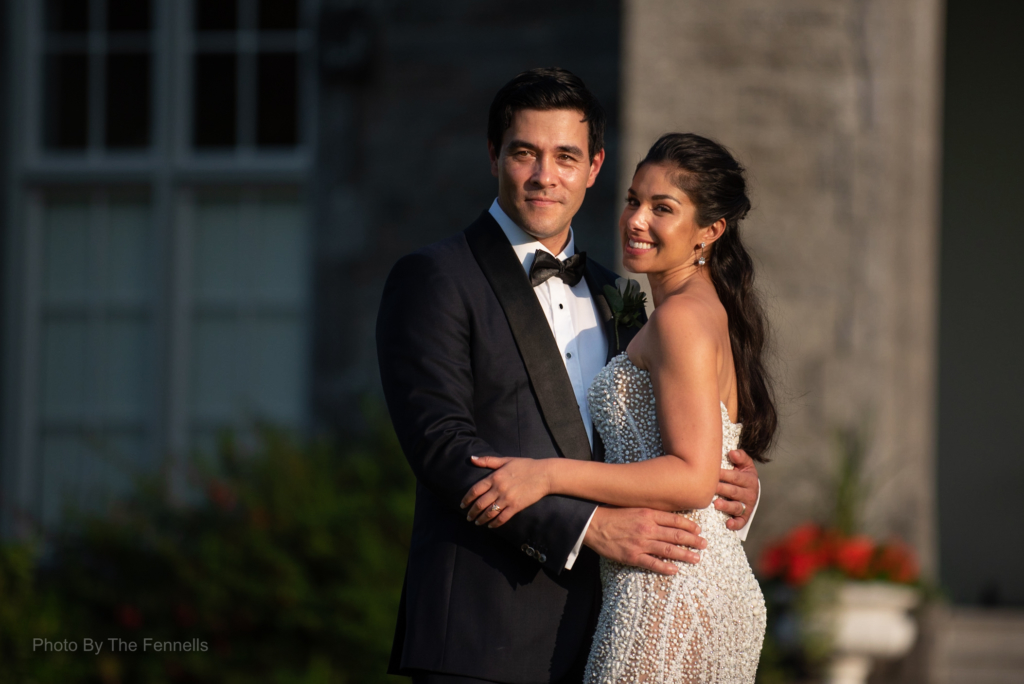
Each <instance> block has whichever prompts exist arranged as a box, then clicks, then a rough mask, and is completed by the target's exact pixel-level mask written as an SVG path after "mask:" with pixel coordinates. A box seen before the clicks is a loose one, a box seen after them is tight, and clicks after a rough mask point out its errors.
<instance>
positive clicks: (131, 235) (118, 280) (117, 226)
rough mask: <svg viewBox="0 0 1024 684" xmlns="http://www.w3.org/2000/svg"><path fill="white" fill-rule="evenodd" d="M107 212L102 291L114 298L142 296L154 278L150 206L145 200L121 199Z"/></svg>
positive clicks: (129, 298)
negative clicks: (152, 276)
mask: <svg viewBox="0 0 1024 684" xmlns="http://www.w3.org/2000/svg"><path fill="white" fill-rule="evenodd" d="M108 212H109V214H110V225H109V227H108V228H107V240H106V242H107V259H106V264H105V268H104V269H103V274H102V277H103V279H104V281H105V282H104V283H103V291H104V293H105V294H106V296H108V297H110V298H111V299H112V300H119V301H125V300H127V301H139V300H143V299H145V297H146V296H147V295H148V293H149V292H150V287H151V282H152V281H151V280H150V275H151V273H152V266H151V257H150V251H149V250H150V225H149V206H148V205H147V204H145V203H143V202H139V203H137V204H133V203H131V202H118V203H117V204H113V205H111V206H110V208H109V209H108Z"/></svg>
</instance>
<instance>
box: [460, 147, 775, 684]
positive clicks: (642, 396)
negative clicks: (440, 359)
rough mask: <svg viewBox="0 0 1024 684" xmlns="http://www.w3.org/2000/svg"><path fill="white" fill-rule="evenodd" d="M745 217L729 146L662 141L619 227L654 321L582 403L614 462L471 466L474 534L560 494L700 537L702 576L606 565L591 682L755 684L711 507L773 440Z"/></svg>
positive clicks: (744, 626) (723, 536) (750, 644)
mask: <svg viewBox="0 0 1024 684" xmlns="http://www.w3.org/2000/svg"><path fill="white" fill-rule="evenodd" d="M749 209H750V201H749V199H748V198H747V194H746V183H745V180H744V176H743V168H742V167H741V166H740V165H739V164H738V163H737V162H736V160H735V159H733V157H732V156H731V155H730V154H729V152H728V151H727V150H726V149H725V148H723V147H722V146H720V145H718V144H717V143H715V142H713V141H711V140H708V139H706V138H702V137H700V136H697V135H693V134H678V133H672V134H668V135H665V136H663V137H662V138H661V139H660V140H658V142H657V143H655V145H654V146H653V147H652V148H651V150H650V151H649V152H648V154H647V156H646V157H645V158H644V160H643V161H642V162H640V164H639V165H638V166H637V169H636V173H635V174H634V176H633V183H632V185H631V187H630V188H629V195H628V197H627V199H626V206H625V208H624V209H623V212H622V217H621V218H620V219H619V230H620V234H621V239H622V251H623V265H624V266H625V268H626V269H627V270H629V271H632V272H634V273H646V274H647V275H648V278H649V281H650V284H651V292H652V294H653V297H654V307H655V308H654V313H653V314H652V315H651V318H650V321H649V322H648V323H647V324H646V325H645V326H644V327H643V328H642V329H641V330H640V332H639V333H637V335H636V337H634V338H633V341H632V342H631V343H630V344H629V347H628V348H627V349H626V351H625V352H624V353H622V354H620V355H618V356H616V357H615V358H614V359H612V361H611V362H610V363H609V364H608V365H607V366H606V367H605V368H604V370H602V371H601V373H599V374H598V376H597V377H596V378H595V380H594V383H593V385H592V386H591V388H590V391H589V402H590V412H591V415H592V416H593V417H594V425H595V426H596V427H597V429H598V431H599V432H600V435H601V438H602V440H603V441H604V444H605V450H606V458H605V462H604V463H598V462H587V461H578V460H571V459H564V458H558V459H540V460H535V459H529V458H501V457H494V456H489V457H484V458H478V459H476V462H477V464H478V465H481V466H483V467H487V468H493V469H495V470H494V472H493V473H492V474H491V475H489V476H488V477H486V478H484V479H483V480H481V481H480V482H479V483H477V484H476V485H474V486H473V487H472V488H471V489H470V490H469V492H468V493H467V494H466V497H465V499H464V504H465V505H466V506H468V507H469V509H470V516H471V517H472V518H475V519H476V520H477V522H478V523H479V524H484V523H486V524H488V525H490V526H491V527H497V526H499V525H502V524H504V523H505V522H506V521H507V520H508V519H509V518H511V517H512V516H513V515H515V514H516V513H517V512H518V511H521V510H522V509H523V508H525V507H526V506H529V505H531V504H533V503H535V502H536V501H538V500H539V499H540V498H542V497H544V496H546V495H548V494H563V495H568V496H577V497H581V498H586V499H590V500H592V501H599V502H601V503H604V504H608V505H612V506H643V507H647V508H655V509H661V510H667V511H679V512H681V513H683V514H684V515H686V516H688V517H690V518H692V519H694V520H695V521H696V522H697V523H698V524H699V525H700V528H701V530H702V535H703V536H704V537H705V539H707V542H708V544H707V548H706V549H705V550H704V551H703V553H702V556H701V561H700V563H698V564H697V565H689V564H686V563H675V565H676V567H677V570H676V572H675V574H673V575H660V574H656V573H653V572H650V571H648V570H644V569H640V568H635V567H630V566H625V565H621V564H619V563H615V562H612V561H608V560H605V559H602V561H601V562H602V565H601V578H602V586H603V603H602V608H601V615H600V618H599V621H598V627H597V632H596V634H595V635H594V642H593V646H592V648H591V652H590V659H589V661H588V664H587V672H586V681H587V682H588V683H590V682H593V683H601V684H605V683H608V684H613V683H614V684H619V683H626V682H646V683H649V684H660V683H662V682H664V683H668V682H672V683H676V682H679V683H684V684H698V683H699V684H705V683H711V682H722V683H725V682H728V683H733V682H753V681H754V675H755V672H756V669H757V662H758V658H759V656H760V651H761V643H762V640H763V637H764V626H765V607H764V599H763V597H762V595H761V592H760V589H759V588H758V584H757V582H756V580H755V579H754V576H753V573H752V572H751V570H750V566H749V564H748V563H747V558H746V555H745V553H744V551H743V548H742V545H741V543H740V541H739V539H738V538H737V536H736V534H735V533H734V532H732V531H731V530H728V529H727V528H726V526H725V522H726V520H727V519H728V517H727V516H726V515H725V514H724V513H722V512H720V511H717V510H716V509H715V507H714V505H713V503H712V502H713V499H714V496H715V494H714V493H715V487H716V484H717V482H718V471H719V468H730V467H731V465H730V463H729V460H728V458H727V457H726V455H727V454H728V452H729V451H730V450H731V449H735V448H743V449H745V450H746V451H747V453H748V454H750V455H751V456H752V457H753V458H755V459H757V460H760V461H762V462H763V461H764V460H765V454H766V452H767V450H768V447H769V446H770V445H771V442H772V438H773V436H774V432H775V427H776V414H775V408H774V404H773V401H772V395H771V390H770V384H769V380H768V378H767V374H766V372H765V369H764V365H763V362H762V354H763V349H764V343H765V336H766V323H765V318H764V315H763V312H762V309H761V307H760V305H759V303H758V301H757V298H756V296H755V294H754V291H753V275H754V274H753V266H752V263H751V260H750V257H749V256H748V255H747V252H746V250H745V249H744V247H743V244H742V242H741V240H740V235H739V222H740V220H742V219H743V218H744V217H745V216H746V213H747V211H748V210H749ZM740 423H742V425H741V424H740Z"/></svg>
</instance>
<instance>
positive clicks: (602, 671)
mask: <svg viewBox="0 0 1024 684" xmlns="http://www.w3.org/2000/svg"><path fill="white" fill-rule="evenodd" d="M588 399H589V402H590V410H591V415H592V416H593V420H594V426H595V427H596V428H597V430H598V431H599V432H600V434H601V439H602V440H603V441H604V444H605V460H606V461H607V462H609V463H633V462H637V461H643V460H646V459H648V458H653V457H655V456H660V455H661V454H663V453H664V450H663V448H662V444H661V432H660V430H659V429H658V418H657V413H656V411H655V399H654V387H653V386H652V385H651V378H650V374H649V373H648V372H647V371H644V370H642V369H640V368H637V367H636V366H635V365H633V363H632V362H631V361H630V360H629V357H628V356H626V354H620V355H619V356H616V357H615V358H614V359H612V360H611V362H610V363H609V364H608V365H607V366H605V368H604V370H602V371H601V372H600V373H599V374H598V375H597V377H596V378H595V379H594V382H593V384H592V385H591V386H590V390H589V394H588ZM721 408H722V467H723V468H732V464H731V463H730V462H729V459H728V453H729V451H731V450H733V449H736V448H737V446H738V444H739V437H740V431H741V429H742V425H738V424H736V423H733V422H732V421H730V420H729V412H728V410H727V409H726V407H725V405H724V404H723V405H722V407H721ZM716 498H717V497H716ZM681 513H682V514H683V515H685V516H686V517H688V518H690V519H691V520H694V521H695V522H697V524H698V525H700V527H701V535H702V536H703V537H704V538H705V539H707V542H708V545H707V548H706V549H704V551H703V552H702V554H701V561H700V563H698V564H697V565H690V564H689V563H681V562H675V564H676V566H678V567H679V572H678V573H676V574H675V575H672V576H666V575H659V574H656V573H653V572H650V571H649V570H643V569H640V568H635V567H631V566H627V565H622V564H620V563H616V562H614V561H609V560H607V559H604V558H602V559H601V582H602V587H603V603H602V606H601V615H600V617H599V619H598V625H597V631H596V633H595V635H594V642H593V646H592V648H591V651H590V659H589V660H588V662H587V670H586V675H585V677H584V681H585V682H587V684H627V683H629V684H632V683H634V682H643V683H644V684H670V683H671V684H725V683H728V684H733V683H738V682H753V681H754V676H755V674H756V671H757V662H758V659H759V658H760V654H761V643H762V641H763V640H764V630H765V605H764V597H763V596H762V594H761V589H760V586H759V585H758V583H757V580H756V579H754V574H753V573H752V572H751V570H750V564H749V563H748V562H747V556H746V553H744V551H743V546H742V544H741V543H740V540H739V538H738V537H737V536H736V533H735V532H733V531H732V530H730V529H728V528H727V527H726V526H725V523H726V521H727V520H728V516H726V515H725V514H724V513H722V512H721V511H718V510H716V509H715V507H714V505H713V504H712V505H711V506H709V507H707V508H704V509H701V510H692V511H681ZM670 562H674V561H670Z"/></svg>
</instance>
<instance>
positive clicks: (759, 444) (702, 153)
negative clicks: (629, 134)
mask: <svg viewBox="0 0 1024 684" xmlns="http://www.w3.org/2000/svg"><path fill="white" fill-rule="evenodd" d="M645 164H666V165H669V166H675V167H677V168H678V169H679V170H680V173H678V174H676V175H675V177H674V178H673V181H674V183H675V184H676V185H677V186H678V187H679V188H680V189H681V190H682V191H683V192H685V193H686V196H687V197H689V198H690V201H691V202H693V204H694V206H695V207H696V209H697V217H696V218H697V223H698V225H700V226H710V225H711V224H712V223H714V222H715V221H717V220H719V219H722V218H724V219H725V224H726V228H725V232H724V233H722V236H721V237H720V238H718V240H716V241H715V243H714V244H713V245H712V246H711V250H710V252H709V253H708V254H707V256H706V259H707V268H708V272H709V273H710V275H711V282H712V283H714V285H715V290H716V291H717V292H718V298H719V300H721V302H722V305H723V306H724V307H725V311H726V313H727V314H728V316H729V339H730V341H731V344H732V356H733V363H734V364H735V366H736V385H737V393H738V395H739V421H740V422H741V423H743V432H742V433H741V435H740V448H741V449H744V450H746V452H747V453H748V454H750V456H751V458H754V459H756V460H758V461H761V462H762V463H763V462H765V461H767V460H768V459H767V453H768V449H769V448H770V447H771V445H772V442H773V441H774V439H775V430H776V428H777V426H778V415H777V414H776V411H775V400H774V392H773V391H772V382H771V378H770V377H769V375H768V371H767V370H766V369H765V362H764V356H765V347H766V344H767V341H768V321H767V318H766V317H765V314H764V309H763V308H762V306H761V302H760V301H759V299H758V296H757V293H756V292H755V290H754V264H753V262H752V261H751V259H750V255H749V254H747V250H746V249H745V248H744V247H743V241H742V240H741V239H740V221H741V220H743V218H744V217H746V215H747V212H748V211H750V199H749V198H748V197H747V182H746V179H745V178H744V169H743V167H742V166H741V165H740V164H739V162H737V161H736V160H735V159H734V158H733V156H732V155H731V154H729V151H728V150H727V149H725V147H723V146H722V145H719V144H718V143H716V142H715V141H713V140H708V139H707V138H704V137H701V136H699V135H695V134H693V133H668V134H666V135H663V136H661V138H659V139H658V142H656V143H654V146H653V147H651V149H650V151H648V153H647V156H646V157H644V159H643V161H641V162H640V163H639V164H638V165H637V169H638V170H639V169H640V167H641V166H643V165H645Z"/></svg>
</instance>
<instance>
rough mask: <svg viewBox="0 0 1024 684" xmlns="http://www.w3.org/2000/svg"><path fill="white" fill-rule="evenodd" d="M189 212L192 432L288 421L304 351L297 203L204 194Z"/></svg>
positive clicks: (299, 391) (296, 412)
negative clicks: (258, 421) (254, 421)
mask: <svg viewBox="0 0 1024 684" xmlns="http://www.w3.org/2000/svg"><path fill="white" fill-rule="evenodd" d="M194 216H195V227H194V231H193V239H192V245H193V249H194V252H193V255H192V263H193V278H194V281H193V289H192V291H193V293H194V296H195V302H194V307H195V308H194V312H195V313H194V316H193V324H192V349H191V355H190V356H191V359H192V368H191V369H190V378H191V391H192V395H191V397H190V400H191V412H192V421H193V434H194V436H198V435H200V434H212V433H210V432H209V431H210V430H214V431H215V430H216V427H217V426H218V425H219V426H221V427H231V426H235V427H238V426H246V425H247V424H248V421H251V420H252V419H265V420H269V421H271V422H274V423H277V424H281V425H285V426H293V427H294V426H296V425H298V423H299V422H300V421H301V416H302V415H303V409H304V406H305V404H304V400H303V389H304V387H305V363H306V358H307V350H306V343H305V340H306V330H305V318H304V309H305V291H306V287H307V284H306V280H307V274H308V270H307V266H306V248H305V245H306V240H305V222H304V221H303V218H302V217H303V211H302V205H301V203H300V202H299V201H298V200H297V199H296V198H295V197H294V196H291V197H289V196H287V195H284V194H272V195H270V196H268V195H266V194H264V195H263V196H262V197H253V196H249V197H245V198H242V197H236V198H229V197H223V196H222V197H220V198H215V197H211V198H209V199H207V200H204V201H200V202H197V203H196V211H195V214H194ZM204 430H205V431H207V432H206V433H203V431H204Z"/></svg>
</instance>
